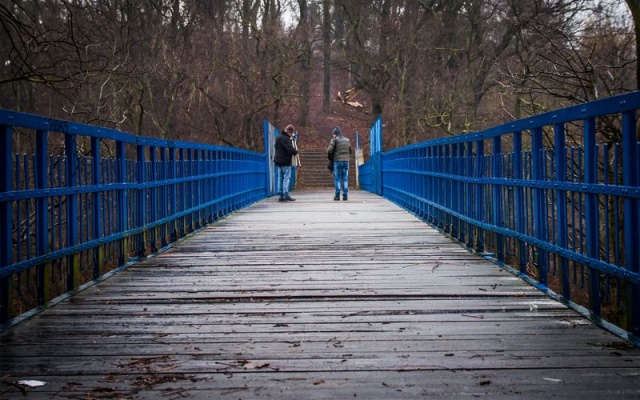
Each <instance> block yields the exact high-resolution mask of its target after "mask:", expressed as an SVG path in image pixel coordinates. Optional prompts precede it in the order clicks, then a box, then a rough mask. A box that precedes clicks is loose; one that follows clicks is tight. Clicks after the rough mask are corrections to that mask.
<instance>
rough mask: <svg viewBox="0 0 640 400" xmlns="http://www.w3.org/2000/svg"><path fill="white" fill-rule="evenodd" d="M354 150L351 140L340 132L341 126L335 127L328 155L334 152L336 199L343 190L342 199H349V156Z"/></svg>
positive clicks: (338, 198)
mask: <svg viewBox="0 0 640 400" xmlns="http://www.w3.org/2000/svg"><path fill="white" fill-rule="evenodd" d="M351 153H353V150H352V149H351V141H350V140H349V138H346V137H344V136H343V135H342V132H340V127H338V126H336V127H335V128H334V129H333V139H331V142H330V143H329V147H327V155H328V156H329V155H331V154H333V183H334V186H335V196H334V197H333V199H334V200H340V192H342V200H344V201H346V200H348V199H349V158H350V157H351Z"/></svg>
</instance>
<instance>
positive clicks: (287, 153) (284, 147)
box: [273, 132, 298, 167]
mask: <svg viewBox="0 0 640 400" xmlns="http://www.w3.org/2000/svg"><path fill="white" fill-rule="evenodd" d="M275 148H276V154H275V155H274V156H273V162H274V163H275V164H276V165H277V166H279V167H285V166H291V160H292V158H293V156H295V155H296V154H298V150H296V149H295V148H294V147H293V143H291V137H289V135H287V134H286V133H285V132H282V133H280V134H279V135H278V136H277V137H276V144H275Z"/></svg>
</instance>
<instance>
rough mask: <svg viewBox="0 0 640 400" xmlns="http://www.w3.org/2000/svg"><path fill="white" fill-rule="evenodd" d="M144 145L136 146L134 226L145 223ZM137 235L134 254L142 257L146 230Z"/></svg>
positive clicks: (143, 225)
mask: <svg viewBox="0 0 640 400" xmlns="http://www.w3.org/2000/svg"><path fill="white" fill-rule="evenodd" d="M144 153H145V146H143V145H141V144H138V145H137V146H136V155H137V157H136V161H137V162H136V166H137V168H136V184H137V185H138V188H137V189H136V193H137V196H136V197H137V211H136V214H137V215H136V226H135V227H136V228H144V227H145V225H146V223H147V201H146V197H147V196H146V194H147V189H146V188H145V186H144V184H145V183H146V177H145V159H146V158H145V154H144ZM137 236H138V237H137V238H136V240H135V246H136V255H137V256H138V257H143V256H144V255H145V247H146V240H147V230H146V229H144V230H143V231H142V232H140V233H139V234H138V235H137Z"/></svg>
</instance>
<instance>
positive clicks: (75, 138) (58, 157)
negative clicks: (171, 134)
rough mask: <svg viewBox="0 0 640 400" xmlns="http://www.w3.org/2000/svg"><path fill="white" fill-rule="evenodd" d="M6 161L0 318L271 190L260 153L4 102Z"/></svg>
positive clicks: (1, 139) (0, 138)
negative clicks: (8, 107)
mask: <svg viewBox="0 0 640 400" xmlns="http://www.w3.org/2000/svg"><path fill="white" fill-rule="evenodd" d="M265 135H266V132H265ZM265 137H266V136H265ZM265 140H266V139H265ZM25 149H27V150H25ZM20 152H21V153H22V154H19V153H20ZM0 160H1V161H0V162H1V163H2V168H1V171H0V173H1V174H2V178H1V179H0V324H3V323H7V321H10V320H11V319H14V318H17V317H18V316H20V315H27V314H29V313H30V312H34V311H37V310H38V309H39V308H41V307H42V306H45V305H46V304H47V303H48V302H49V301H51V300H52V299H55V298H58V297H59V296H62V295H64V294H66V293H69V292H72V291H74V290H76V289H78V288H79V287H81V286H82V285H83V284H85V283H87V282H90V281H91V280H93V279H96V278H98V277H100V276H103V275H104V274H105V273H108V272H109V271H112V270H114V269H117V268H118V267H121V266H124V265H126V264H127V263H128V262H130V261H132V260H135V259H136V258H139V257H142V256H146V255H148V254H151V253H154V252H156V251H158V250H159V249H161V248H164V247H166V246H168V245H169V244H170V243H172V242H174V241H176V240H178V239H180V238H182V237H184V236H185V235H187V234H189V233H191V232H193V231H195V230H197V229H199V228H200V227H202V226H204V225H206V224H208V223H210V222H213V221H215V220H217V219H219V218H220V217H222V216H224V215H226V214H228V213H230V212H232V211H234V210H236V209H239V208H241V207H244V206H247V205H249V204H251V203H253V202H256V201H258V200H261V199H263V198H265V197H267V196H269V195H271V194H272V192H271V190H270V188H269V185H270V179H271V178H270V176H269V173H268V167H269V164H270V161H268V158H267V157H266V155H265V154H262V153H255V152H251V151H246V150H240V149H235V148H230V147H221V146H210V145H204V144H198V143H188V142H176V141H169V140H160V139H153V138H148V137H140V136H135V135H131V134H127V133H123V132H120V131H116V130H111V129H107V128H101V127H96V126H91V125H84V124H78V123H72V122H68V121H62V120H56V119H50V118H45V117H40V116H34V115H28V114H22V113H17V112H11V111H5V110H0Z"/></svg>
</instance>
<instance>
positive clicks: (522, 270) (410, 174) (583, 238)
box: [360, 92, 640, 343]
mask: <svg viewBox="0 0 640 400" xmlns="http://www.w3.org/2000/svg"><path fill="white" fill-rule="evenodd" d="M639 109H640V92H633V93H630V94H626V95H621V96H617V97H612V98H608V99H603V100H598V101H593V102H590V103H586V104H582V105H578V106H574V107H570V108H566V109H561V110H557V111H553V112H548V113H545V114H542V115H538V116H535V117H531V118H526V119H522V120H518V121H514V122H511V123H507V124H504V125H501V126H496V127H493V128H491V129H487V130H485V131H482V132H476V133H470V134H464V135H459V136H455V137H450V138H446V139H438V140H432V141H427V142H423V143H418V144H415V145H411V146H407V147H403V148H399V149H395V150H392V151H388V152H384V153H383V152H381V153H378V154H374V155H373V156H372V158H371V159H370V160H368V162H367V163H365V164H363V165H362V166H361V167H360V176H361V177H362V178H361V179H363V178H365V177H366V179H365V182H364V184H362V183H361V187H362V188H364V189H366V190H368V191H371V192H374V193H378V194H380V195H382V196H384V197H386V198H388V199H390V200H391V201H393V202H395V203H396V204H398V205H400V206H402V207H403V208H405V209H407V210H409V211H410V212H412V213H414V214H415V215H417V216H418V217H420V218H421V219H423V220H425V221H428V222H429V223H431V224H433V225H434V226H436V227H438V228H439V229H441V230H442V231H444V232H446V233H448V234H450V235H451V236H452V237H453V238H455V239H456V240H458V241H460V242H462V243H464V244H466V246H468V247H469V248H470V249H473V250H475V251H478V252H480V253H481V254H484V255H485V256H488V257H490V258H492V259H494V260H495V261H497V262H498V263H500V264H502V265H510V266H513V267H514V268H515V269H517V271H518V274H519V275H520V276H521V277H523V278H525V279H527V280H530V281H531V282H533V283H534V284H536V285H537V286H538V287H539V288H541V289H542V290H545V291H547V292H548V293H550V294H551V295H553V296H556V297H560V299H561V300H564V301H566V303H567V304H570V305H571V306H574V307H575V308H576V309H579V310H582V311H584V313H585V314H586V315H587V316H589V317H590V318H592V319H593V320H594V321H596V322H598V323H601V324H602V325H605V326H607V327H610V328H611V329H616V326H617V327H620V328H622V329H623V331H622V332H621V335H623V336H627V337H628V338H631V339H630V340H632V341H635V342H636V343H638V340H637V337H638V336H640V162H638V156H640V142H638V138H637V128H636V126H637V124H638V110H639ZM379 166H380V169H379ZM612 324H613V325H612Z"/></svg>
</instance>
